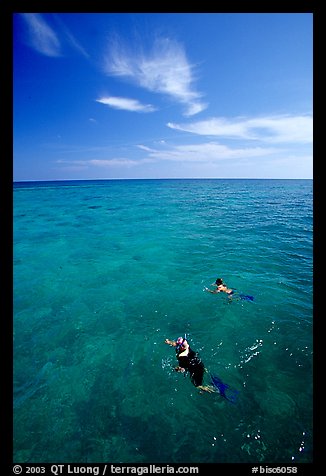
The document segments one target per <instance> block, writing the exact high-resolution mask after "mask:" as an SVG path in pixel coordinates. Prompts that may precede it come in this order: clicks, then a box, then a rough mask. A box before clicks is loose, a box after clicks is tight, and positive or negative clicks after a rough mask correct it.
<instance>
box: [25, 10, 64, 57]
mask: <svg viewBox="0 0 326 476" xmlns="http://www.w3.org/2000/svg"><path fill="white" fill-rule="evenodd" d="M21 17H22V18H23V19H24V21H25V23H26V25H27V27H28V41H29V43H30V45H31V46H32V48H34V49H35V50H36V51H38V52H39V53H41V54H43V55H46V56H53V57H58V56H61V55H62V51H61V45H60V41H59V38H58V36H57V34H56V33H55V31H54V30H53V29H52V28H50V27H49V25H48V24H47V23H46V22H45V21H44V20H43V18H42V16H41V15H40V14H38V13H22V14H21Z"/></svg>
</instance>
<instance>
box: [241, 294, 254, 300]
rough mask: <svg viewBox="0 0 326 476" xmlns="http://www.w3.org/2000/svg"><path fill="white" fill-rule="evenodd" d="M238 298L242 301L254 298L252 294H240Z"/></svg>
mask: <svg viewBox="0 0 326 476" xmlns="http://www.w3.org/2000/svg"><path fill="white" fill-rule="evenodd" d="M239 296H240V299H242V300H243V301H253V300H254V297H253V296H249V295H248V294H240V295H239Z"/></svg>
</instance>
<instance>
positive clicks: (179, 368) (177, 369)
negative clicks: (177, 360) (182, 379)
mask: <svg viewBox="0 0 326 476" xmlns="http://www.w3.org/2000/svg"><path fill="white" fill-rule="evenodd" d="M174 370H175V371H176V372H185V371H186V369H184V368H183V367H180V365H178V367H175V368H174Z"/></svg>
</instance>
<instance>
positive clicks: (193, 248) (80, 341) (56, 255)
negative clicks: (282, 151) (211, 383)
mask: <svg viewBox="0 0 326 476" xmlns="http://www.w3.org/2000/svg"><path fill="white" fill-rule="evenodd" d="M312 185H313V184H312V181H311V180H129V181H128V180H126V181H124V180H119V181H80V182H79V181H78V182H40V183H16V184H15V186H14V461H15V462H54V463H60V462H116V463H118V462H123V463H150V462H156V463H196V462H197V463H205V462H210V463H214V462H223V463H243V462H265V463H300V462H311V461H312V450H313V441H312V354H313V341H312V308H313V305H312V297H313V296H312V234H313V229H312ZM217 277H222V278H223V279H224V280H225V282H226V283H227V284H228V285H229V286H230V287H234V288H236V289H237V290H239V292H242V293H245V294H251V295H254V297H255V299H254V301H253V302H247V301H238V300H232V301H229V300H228V298H227V296H226V295H222V294H218V295H213V294H209V293H206V292H203V288H204V286H208V285H210V284H211V283H212V282H213V281H214V280H215V279H216V278H217ZM184 333H187V336H188V339H189V341H190V344H191V346H192V348H193V349H195V350H197V351H199V353H200V356H201V358H202V360H203V361H204V363H205V366H206V367H207V369H208V370H209V371H210V372H212V373H213V374H215V375H218V376H219V377H220V378H221V379H222V380H223V381H224V382H226V383H228V384H229V385H231V386H232V387H234V388H236V389H237V390H239V396H238V400H237V403H236V404H235V405H234V404H231V403H229V402H228V401H226V400H225V399H223V398H222V397H221V396H219V395H217V394H207V393H203V394H201V393H200V392H199V391H198V389H196V388H195V387H194V386H193V385H192V383H191V381H190V379H189V377H186V378H185V377H184V376H183V375H181V374H178V373H176V372H173V366H174V365H176V360H175V354H174V350H173V349H172V348H171V347H169V346H167V345H165V344H164V340H165V338H166V337H168V338H170V339H175V338H177V337H178V336H179V335H183V334H184ZM207 375H208V374H207ZM206 382H207V383H208V379H207V380H206Z"/></svg>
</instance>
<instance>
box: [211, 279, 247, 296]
mask: <svg viewBox="0 0 326 476" xmlns="http://www.w3.org/2000/svg"><path fill="white" fill-rule="evenodd" d="M211 286H216V288H215V289H209V288H207V287H205V288H204V291H207V292H209V293H212V294H217V293H226V294H227V295H228V297H229V298H232V297H233V296H234V297H236V296H237V297H238V298H239V299H241V300H243V301H253V300H254V297H253V296H250V295H249V294H240V293H235V292H234V291H235V289H231V288H228V287H227V285H226V284H225V283H224V282H223V279H221V278H217V280H216V281H215V283H212V284H211Z"/></svg>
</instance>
